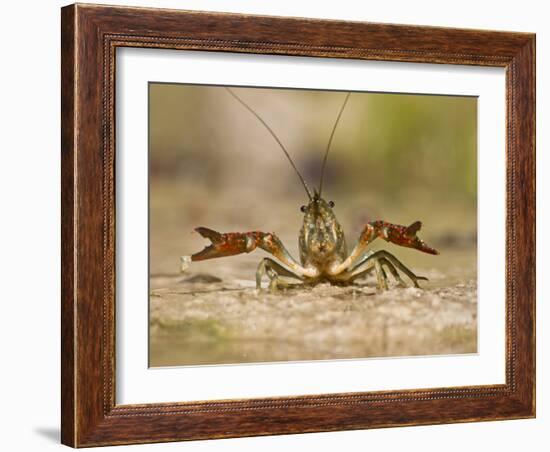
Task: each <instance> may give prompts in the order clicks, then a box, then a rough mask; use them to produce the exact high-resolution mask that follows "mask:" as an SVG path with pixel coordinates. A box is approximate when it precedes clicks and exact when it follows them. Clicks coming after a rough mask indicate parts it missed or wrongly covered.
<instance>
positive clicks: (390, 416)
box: [61, 4, 535, 447]
mask: <svg viewBox="0 0 550 452" xmlns="http://www.w3.org/2000/svg"><path fill="white" fill-rule="evenodd" d="M61 37H62V145H61V146H62V150H61V155H62V168H61V172H62V197H61V198H62V311H61V316H62V331H61V332H62V344H61V353H62V355H61V356H62V359H61V385H62V402H61V406H62V422H61V427H62V428H61V438H62V442H63V443H64V444H67V445H70V446H75V447H82V446H95V445H107V444H127V443H147V442H158V441H178V440H190V439H202V438H225V437H234V436H251V435H269V434H282V433H298V432H316V431H332V430H348V429H362V428H374V427H389V426H402V425H421V424H441V423H449V422H468V421H484V420H497V419H519V418H530V417H534V416H535V35H534V34H528V33H509V32H495V31H481V30H462V29H449V28H436V27H417V26H408V25H387V24H374V23H359V22H338V21H328V20H312V19H298V18H279V17H262V16H246V15H237V14H217V13H202V12H201V13H199V12H184V11H175V10H160V9H144V8H125V7H108V6H93V5H78V4H77V5H71V6H67V7H64V8H63V9H62V24H61ZM128 46H131V47H150V48H169V49H187V50H203V51H204V50H209V51H221V52H243V53H262V54H278V55H301V56H317V57H330V58H354V59H369V60H388V61H401V62H423V63H441V64H466V65H478V66H499V67H504V68H506V105H507V120H506V121H507V124H506V125H507V142H506V167H507V169H506V171H507V173H506V174H507V176H506V178H507V180H506V190H507V204H506V383H505V384H503V385H492V386H473V387H453V388H438V389H421V390H402V391H388V392H363V393H353V394H351V393H348V394H330V395H329V394H326V395H316V396H301V397H279V398H266V399H245V400H228V401H227V400H226V401H215V402H200V403H189V402H187V403H185V402H182V403H178V402H174V403H164V404H148V405H126V406H120V405H116V404H115V396H114V393H115V384H114V378H115V359H114V356H115V354H114V352H115V350H114V347H115V345H114V332H115V330H114V328H115V324H114V319H115V297H114V294H115V254H114V253H115V251H114V241H115V229H114V222H115V205H114V197H115V174H114V158H115V143H114V126H115V124H114V99H115V97H114V86H115V83H114V81H115V80H114V77H115V75H114V74H115V71H114V68H115V64H116V60H115V49H116V48H117V47H128ZM503 151H504V150H503Z"/></svg>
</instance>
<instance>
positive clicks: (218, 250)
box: [191, 227, 265, 261]
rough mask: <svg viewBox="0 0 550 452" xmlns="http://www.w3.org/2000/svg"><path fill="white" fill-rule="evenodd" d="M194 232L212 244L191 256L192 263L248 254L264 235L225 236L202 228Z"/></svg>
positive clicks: (259, 233)
mask: <svg viewBox="0 0 550 452" xmlns="http://www.w3.org/2000/svg"><path fill="white" fill-rule="evenodd" d="M195 231H197V232H198V233H199V234H200V235H202V236H203V237H205V238H207V239H209V240H210V241H211V242H212V244H211V245H208V246H207V247H205V248H204V249H203V250H202V251H199V252H198V253H195V254H193V255H192V256H191V260H192V261H202V260H206V259H213V258H216V257H225V256H234V255H235V254H241V253H250V252H251V251H253V250H254V249H256V247H257V246H258V244H259V242H260V241H261V239H262V237H263V235H265V234H264V233H263V232H228V233H227V234H221V233H219V232H217V231H214V230H212V229H208V228H204V227H198V228H195Z"/></svg>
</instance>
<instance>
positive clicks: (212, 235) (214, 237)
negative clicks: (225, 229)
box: [195, 226, 223, 243]
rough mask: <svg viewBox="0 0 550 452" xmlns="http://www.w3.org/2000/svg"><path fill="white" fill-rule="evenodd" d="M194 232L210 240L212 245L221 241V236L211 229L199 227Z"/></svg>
mask: <svg viewBox="0 0 550 452" xmlns="http://www.w3.org/2000/svg"><path fill="white" fill-rule="evenodd" d="M195 231H197V232H198V233H199V234H200V235H202V236H203V237H204V238H207V239H210V241H211V242H212V243H220V242H221V241H222V240H223V236H222V234H220V233H219V232H217V231H214V230H213V229H208V228H205V227H202V226H199V227H198V228H195Z"/></svg>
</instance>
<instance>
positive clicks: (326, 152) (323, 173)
mask: <svg viewBox="0 0 550 452" xmlns="http://www.w3.org/2000/svg"><path fill="white" fill-rule="evenodd" d="M349 96H351V92H349V93H348V94H347V95H346V98H345V99H344V103H343V104H342V107H341V108H340V111H339V112H338V116H337V117H336V121H335V122H334V127H333V128H332V132H331V133H330V138H329V139H328V144H327V149H326V151H325V157H324V158H323V166H321V180H320V182H319V198H320V197H321V192H322V191H323V177H324V176H325V167H326V166H327V158H328V151H330V145H331V144H332V137H334V132H335V131H336V127H337V126H338V122H339V121H340V116H342V113H343V111H344V108H346V104H347V103H348V99H349Z"/></svg>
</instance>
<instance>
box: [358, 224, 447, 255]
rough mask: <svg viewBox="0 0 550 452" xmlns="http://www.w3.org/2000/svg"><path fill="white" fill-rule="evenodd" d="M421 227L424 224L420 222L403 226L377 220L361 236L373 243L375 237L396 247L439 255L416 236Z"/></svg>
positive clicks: (368, 225)
mask: <svg viewBox="0 0 550 452" xmlns="http://www.w3.org/2000/svg"><path fill="white" fill-rule="evenodd" d="M421 227H422V223H421V222H420V221H415V222H414V223H412V224H411V225H410V226H401V225H398V224H392V223H387V222H385V221H382V220H377V221H372V222H370V223H368V224H367V227H366V228H365V230H364V231H363V234H362V235H361V239H362V240H368V241H371V240H372V239H373V238H374V237H380V238H382V239H384V240H386V241H387V242H391V243H395V244H396V245H400V246H406V247H408V248H414V249H417V250H419V251H422V252H424V253H428V254H439V251H437V250H436V249H434V248H432V247H430V246H428V245H426V243H425V242H424V241H423V240H422V239H420V238H419V237H418V236H417V235H416V233H417V232H418V231H419V230H420V228H421Z"/></svg>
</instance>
